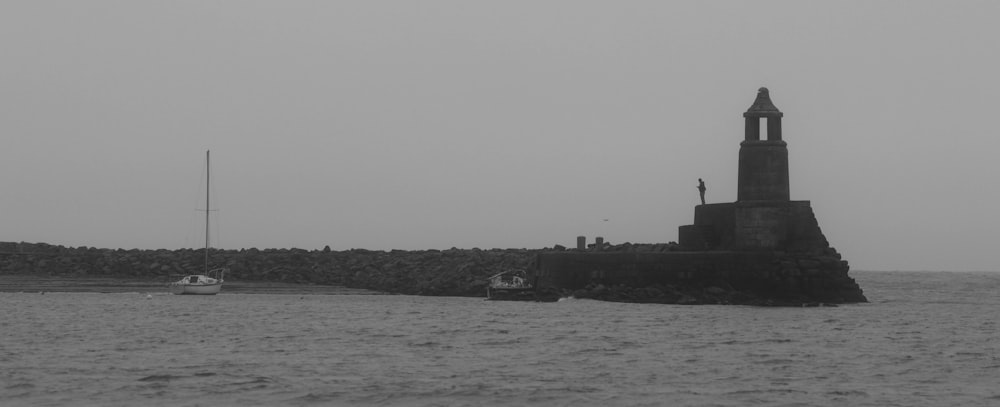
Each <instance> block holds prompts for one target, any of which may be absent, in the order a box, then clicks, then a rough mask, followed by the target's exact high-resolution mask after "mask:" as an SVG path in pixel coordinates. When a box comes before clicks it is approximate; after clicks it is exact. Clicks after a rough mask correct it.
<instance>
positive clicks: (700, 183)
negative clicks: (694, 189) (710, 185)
mask: <svg viewBox="0 0 1000 407" xmlns="http://www.w3.org/2000/svg"><path fill="white" fill-rule="evenodd" d="M705 189H707V188H705V181H702V180H701V178H698V194H699V195H701V204H702V205H704V204H705Z"/></svg>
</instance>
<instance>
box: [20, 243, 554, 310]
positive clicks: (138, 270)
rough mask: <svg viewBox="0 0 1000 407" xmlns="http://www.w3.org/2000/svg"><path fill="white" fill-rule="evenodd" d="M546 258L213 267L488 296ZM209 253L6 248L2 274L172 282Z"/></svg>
mask: <svg viewBox="0 0 1000 407" xmlns="http://www.w3.org/2000/svg"><path fill="white" fill-rule="evenodd" d="M540 251H541V250H528V249H490V250H481V249H456V248H452V249H448V250H417V251H408V250H392V251H378V250H363V249H352V250H345V251H334V250H330V249H329V247H327V248H324V249H323V250H303V249H260V250H259V249H240V250H212V251H211V252H210V253H209V262H210V263H211V264H212V265H214V266H226V267H229V268H230V273H229V274H227V275H226V280H229V281H255V282H280V283H295V284H322V285H337V286H344V287H350V288H362V289H368V290H376V291H383V292H389V293H397V294H413V295H441V296H474V297H479V296H484V295H485V293H486V284H487V278H488V277H489V276H491V275H493V274H496V273H500V272H502V271H507V270H511V269H526V268H528V267H529V265H530V263H531V261H532V259H533V258H534V256H535V254H537V253H538V252H540ZM204 256H205V252H204V249H180V250H165V249H161V250H138V249H131V250H124V249H99V248H93V247H77V248H72V247H64V246H56V245H49V244H45V243H23V242H22V243H0V274H3V275H45V276H50V277H67V278H85V277H104V278H106V277H115V278H127V279H148V280H150V281H158V282H163V283H166V282H169V281H173V280H175V279H177V278H179V277H180V276H183V275H187V274H192V273H198V272H200V270H201V268H202V267H203V266H202V264H203V263H204V259H205V257H204Z"/></svg>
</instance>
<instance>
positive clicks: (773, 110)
mask: <svg viewBox="0 0 1000 407" xmlns="http://www.w3.org/2000/svg"><path fill="white" fill-rule="evenodd" d="M781 116H784V114H783V113H781V111H780V110H778V107H777V106H775V105H774V102H771V94H770V93H769V92H768V91H767V88H760V89H757V99H756V100H754V101H753V104H752V105H750V108H749V109H747V111H746V113H743V117H781Z"/></svg>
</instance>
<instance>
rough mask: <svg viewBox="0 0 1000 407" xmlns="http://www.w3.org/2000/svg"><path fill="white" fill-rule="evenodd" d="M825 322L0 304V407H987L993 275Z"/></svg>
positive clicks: (655, 309) (995, 388) (894, 294)
mask: <svg viewBox="0 0 1000 407" xmlns="http://www.w3.org/2000/svg"><path fill="white" fill-rule="evenodd" d="M852 275H853V276H854V277H855V278H856V279H857V280H858V281H859V283H860V284H861V286H862V287H863V288H864V289H865V293H866V295H868V298H869V299H870V300H871V301H872V302H871V303H869V304H859V305H848V306H841V307H836V308H754V307H740V306H673V305H642V304H617V303H606V302H597V301H590V300H565V301H561V302H557V303H512V302H487V301H482V300H480V299H473V298H436V297H412V296H369V295H304V296H300V295H262V294H258V295H249V294H242V295H240V294H229V295H225V294H223V295H218V296H214V297H190V296H173V295H169V294H166V293H152V294H151V295H147V293H127V294H93V293H47V294H45V295H40V294H38V293H30V294H29V293H0V304H2V306H3V313H2V315H0V367H2V368H0V405H4V406H19V405H31V406H36V405H37V406H47V405H48V406H62V405H101V406H126V405H164V406H175V405H179V406H199V405H205V406H208V405H232V406H236V405H240V406H243V405H247V406H256V405H266V406H271V405H289V406H312V405H414V406H422V405H427V406H438V405H473V406H479V405H485V406H506V405H539V406H569V405H572V406H578V405H628V406H631V405H649V406H659V405H690V406H817V405H845V406H958V405H961V406H987V405H992V406H997V405H1000V381H998V380H1000V379H998V378H1000V329H998V322H997V320H998V318H997V317H996V314H997V310H998V307H1000V273H941V272H925V273H903V272H853V273H852Z"/></svg>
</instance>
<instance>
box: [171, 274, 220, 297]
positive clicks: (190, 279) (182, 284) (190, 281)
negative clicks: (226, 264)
mask: <svg viewBox="0 0 1000 407" xmlns="http://www.w3.org/2000/svg"><path fill="white" fill-rule="evenodd" d="M213 271H216V270H213ZM224 272H225V269H218V273H220V275H219V278H212V277H209V276H206V275H203V274H195V275H190V276H187V277H184V278H182V279H180V280H179V281H176V282H173V283H170V292H172V293H174V294H177V295H215V294H218V293H219V291H222V277H221V273H224Z"/></svg>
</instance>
